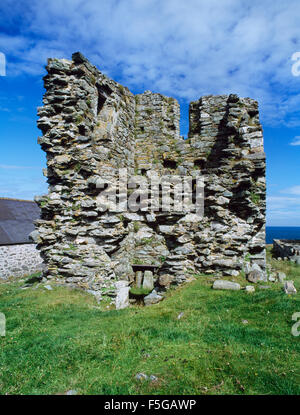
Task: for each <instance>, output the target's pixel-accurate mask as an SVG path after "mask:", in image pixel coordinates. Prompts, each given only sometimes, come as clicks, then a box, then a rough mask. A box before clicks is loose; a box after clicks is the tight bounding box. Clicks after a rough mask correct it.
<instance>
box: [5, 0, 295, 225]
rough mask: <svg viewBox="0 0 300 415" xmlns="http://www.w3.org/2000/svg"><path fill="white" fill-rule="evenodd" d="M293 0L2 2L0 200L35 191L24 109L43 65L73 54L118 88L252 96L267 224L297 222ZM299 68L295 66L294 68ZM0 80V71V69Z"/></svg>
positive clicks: (184, 103)
mask: <svg viewBox="0 0 300 415" xmlns="http://www.w3.org/2000/svg"><path fill="white" fill-rule="evenodd" d="M299 21H300V2H299V1H298V0H289V1H288V2H282V0H280V1H278V0H272V1H269V0H222V1H220V0H209V1H206V0H205V1H202V0H189V1H182V0H159V1H158V0H101V1H100V0H84V1H83V0H47V1H44V0H39V1H36V0H30V1H18V0H13V1H11V0H2V1H1V4H0V53H4V54H5V57H6V76H0V125H1V128H0V146H1V147H0V149H1V150H0V196H2V197H3V196H6V197H16V198H25V199H32V198H33V196H34V195H37V194H43V193H46V192H47V185H46V181H45V178H44V177H43V175H42V169H43V168H44V167H45V155H44V153H43V152H42V151H41V149H40V148H39V146H38V144H37V137H38V135H40V131H39V130H38V129H37V127H36V120H37V116H36V107H37V106H39V105H41V103H42V95H43V93H44V89H43V83H42V76H43V75H45V69H44V67H45V64H46V61H47V58H48V57H58V58H70V57H71V54H72V53H73V52H75V51H78V50H79V51H81V52H82V53H83V54H84V55H86V56H87V57H88V58H89V59H90V60H91V62H92V63H94V64H95V65H96V66H97V67H98V68H99V69H100V70H101V71H102V72H104V73H106V74H107V75H108V76H110V77H112V78H113V79H115V80H116V81H118V82H120V83H122V84H124V85H126V86H128V87H129V88H130V89H131V91H132V92H134V93H139V92H143V91H144V90H146V89H150V90H152V91H153V92H160V93H162V94H165V95H169V96H174V97H175V98H177V99H178V100H179V102H180V105H181V116H182V121H181V128H182V134H186V133H187V129H188V103H189V101H191V100H195V99H198V98H199V97H200V96H201V95H206V94H225V93H237V94H238V95H240V96H243V97H247V96H249V97H251V98H254V99H257V100H258V101H259V105H260V114H261V115H260V117H261V122H262V124H263V128H264V138H265V150H266V154H267V187H268V191H267V194H268V199H267V224H268V225H273V226H300V168H299V167H300V166H299V156H300V76H294V75H295V74H294V75H293V73H292V65H293V64H295V63H296V64H297V61H296V62H294V61H293V60H292V56H293V54H295V53H296V52H300V25H299ZM299 68H300V65H299ZM0 72H1V68H0Z"/></svg>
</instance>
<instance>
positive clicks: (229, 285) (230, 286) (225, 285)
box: [213, 280, 241, 291]
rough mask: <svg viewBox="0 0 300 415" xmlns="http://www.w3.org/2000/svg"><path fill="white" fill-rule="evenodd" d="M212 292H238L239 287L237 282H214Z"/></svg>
mask: <svg viewBox="0 0 300 415" xmlns="http://www.w3.org/2000/svg"><path fill="white" fill-rule="evenodd" d="M213 289H214V290H235V291H236V290H240V289H241V286H240V284H239V283H237V282H232V281H227V280H216V281H215V282H214V283H213Z"/></svg>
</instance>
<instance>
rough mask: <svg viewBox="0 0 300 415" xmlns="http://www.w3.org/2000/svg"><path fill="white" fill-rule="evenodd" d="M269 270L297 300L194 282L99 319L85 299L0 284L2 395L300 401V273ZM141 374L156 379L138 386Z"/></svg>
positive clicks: (277, 290)
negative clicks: (72, 392) (298, 316)
mask: <svg viewBox="0 0 300 415" xmlns="http://www.w3.org/2000/svg"><path fill="white" fill-rule="evenodd" d="M274 264H275V266H276V267H277V268H283V267H285V271H286V270H287V268H288V269H289V270H291V271H290V272H291V274H290V275H292V277H291V279H294V281H295V286H296V287H297V289H298V294H297V295H296V296H287V295H285V294H284V292H283V291H282V287H281V285H280V284H272V288H271V289H270V290H258V289H257V290H256V292H255V293H253V294H247V293H246V292H245V291H239V292H228V291H218V290H212V289H211V279H210V278H208V277H204V276H199V277H197V279H196V281H194V282H192V283H189V284H187V285H185V286H182V287H181V288H179V289H177V290H170V291H169V293H168V296H167V299H166V300H164V301H163V302H161V303H159V304H157V305H154V306H150V307H138V306H136V307H132V308H129V309H125V310H119V311H116V310H108V311H103V309H105V308H104V306H100V307H99V305H97V303H96V302H95V300H94V299H93V297H91V296H90V295H88V294H86V293H84V292H81V291H77V290H68V289H66V288H62V287H58V288H54V289H53V291H46V290H45V289H44V288H42V287H41V286H40V287H38V288H37V289H32V288H30V289H27V290H20V286H21V283H20V282H19V283H17V282H13V283H10V284H0V311H1V312H3V313H5V315H6V320H7V332H6V337H0V343H1V349H0V350H1V351H0V393H1V394H60V393H65V392H66V391H67V390H69V389H76V390H77V391H78V393H80V394H148V393H149V394H299V393H300V381H299V380H300V379H299V362H300V337H293V336H292V334H291V327H292V325H293V321H292V319H291V317H292V314H293V313H295V312H299V311H300V299H299V290H300V267H299V266H298V267H297V266H295V265H293V266H287V265H286V264H284V263H283V262H278V261H274ZM289 278H290V276H289ZM236 280H238V281H243V285H246V282H245V281H244V280H242V278H241V277H239V278H237V279H236ZM270 285H271V283H270ZM182 312H183V313H184V314H183V316H182V317H181V318H180V319H178V318H177V316H178V315H179V314H180V313H182ZM243 320H247V321H248V324H243ZM139 372H143V373H146V374H147V375H151V374H153V375H155V376H157V377H158V381H157V382H148V381H145V382H141V381H138V380H136V379H135V375H136V374H137V373H139Z"/></svg>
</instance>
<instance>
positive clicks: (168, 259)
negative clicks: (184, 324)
mask: <svg viewBox="0 0 300 415" xmlns="http://www.w3.org/2000/svg"><path fill="white" fill-rule="evenodd" d="M47 71H48V74H47V75H46V76H45V78H44V82H45V88H46V93H45V96H44V106H43V107H41V108H39V111H38V113H39V116H40V118H39V121H38V126H39V128H40V129H41V130H42V133H43V136H42V137H40V138H39V143H40V144H41V146H42V149H43V150H44V151H45V152H46V154H47V169H46V171H45V175H46V176H47V178H48V183H49V193H48V194H47V195H44V196H41V197H38V198H37V199H36V201H37V203H38V204H39V206H40V208H41V212H42V215H41V219H40V220H38V221H37V222H36V227H37V230H38V233H39V235H38V238H37V243H38V249H40V252H41V255H42V257H43V258H44V260H45V262H46V264H47V267H48V268H47V271H46V272H45V276H47V278H49V279H55V280H58V281H63V282H64V283H69V284H74V285H79V286H81V287H83V288H85V289H88V290H89V291H91V292H93V293H96V294H98V295H99V296H101V293H104V292H110V291H111V290H113V289H114V283H115V281H116V280H118V279H127V280H129V281H133V279H134V274H133V270H132V265H133V264H139V263H140V264H141V263H143V264H152V265H156V266H157V276H156V277H157V282H156V283H159V281H160V280H163V276H164V275H168V276H169V277H170V279H171V280H172V281H173V283H181V282H183V281H185V280H187V279H188V278H189V275H191V274H193V273H201V272H207V273H217V274H218V273H219V274H227V275H237V274H238V273H240V272H241V271H243V268H244V265H245V263H247V264H249V262H250V263H256V264H258V265H259V266H260V267H261V269H262V272H264V270H265V155H264V150H263V135H262V128H261V125H260V122H259V113H258V105H257V102H256V101H254V100H252V99H249V98H239V97H237V96H236V95H221V96H205V97H202V98H200V99H199V100H198V101H196V102H192V103H191V104H190V131H189V137H188V139H187V140H184V139H183V137H180V132H179V116H180V109H179V104H178V102H177V101H176V100H175V99H173V98H168V97H164V96H162V95H160V94H155V93H152V92H150V91H146V92H145V93H143V94H139V95H136V96H134V95H133V94H132V93H131V92H130V91H129V90H128V89H127V88H125V87H123V86H121V85H119V84H118V83H116V82H114V81H112V80H110V79H108V78H107V77H106V76H104V75H103V74H102V73H101V72H100V71H99V70H98V69H97V68H95V67H94V66H92V65H91V64H90V63H89V62H88V61H87V60H86V59H85V58H84V57H83V56H82V55H81V54H79V53H76V54H74V55H73V56H72V60H71V61H69V60H65V59H49V61H48V66H47ZM122 168H127V174H128V175H129V176H130V177H133V176H135V175H141V176H143V177H145V178H147V179H151V178H152V179H153V177H154V176H155V177H156V175H158V177H162V176H163V177H164V178H168V177H169V176H170V177H171V175H178V176H190V177H193V178H195V179H196V178H197V177H199V176H203V177H204V186H205V190H204V191H205V200H204V208H205V210H204V217H203V219H202V220H200V221H198V222H193V221H190V220H189V214H187V213H186V212H166V211H163V210H162V209H159V210H154V209H152V210H151V209H149V206H146V205H145V206H144V207H142V208H141V209H140V210H139V211H137V212H126V211H125V212H124V211H122V209H120V211H114V212H112V211H111V210H108V211H105V212H103V210H102V204H101V197H100V194H99V188H100V186H101V183H103V181H106V182H107V183H110V184H112V183H113V179H114V178H116V177H117V175H118V172H119V169H122ZM128 192H130V190H128ZM120 200H121V195H120V196H119V201H120ZM160 277H161V278H160ZM159 278H160V279H159ZM170 279H169V280H170ZM169 280H168V281H169Z"/></svg>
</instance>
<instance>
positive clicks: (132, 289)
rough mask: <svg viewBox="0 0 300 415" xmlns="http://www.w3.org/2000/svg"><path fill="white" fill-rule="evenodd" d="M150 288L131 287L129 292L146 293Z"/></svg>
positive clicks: (148, 292) (134, 293) (149, 291)
mask: <svg viewBox="0 0 300 415" xmlns="http://www.w3.org/2000/svg"><path fill="white" fill-rule="evenodd" d="M151 291H152V290H147V289H145V288H137V287H131V288H130V292H131V294H133V295H148V294H150V293H151Z"/></svg>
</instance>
